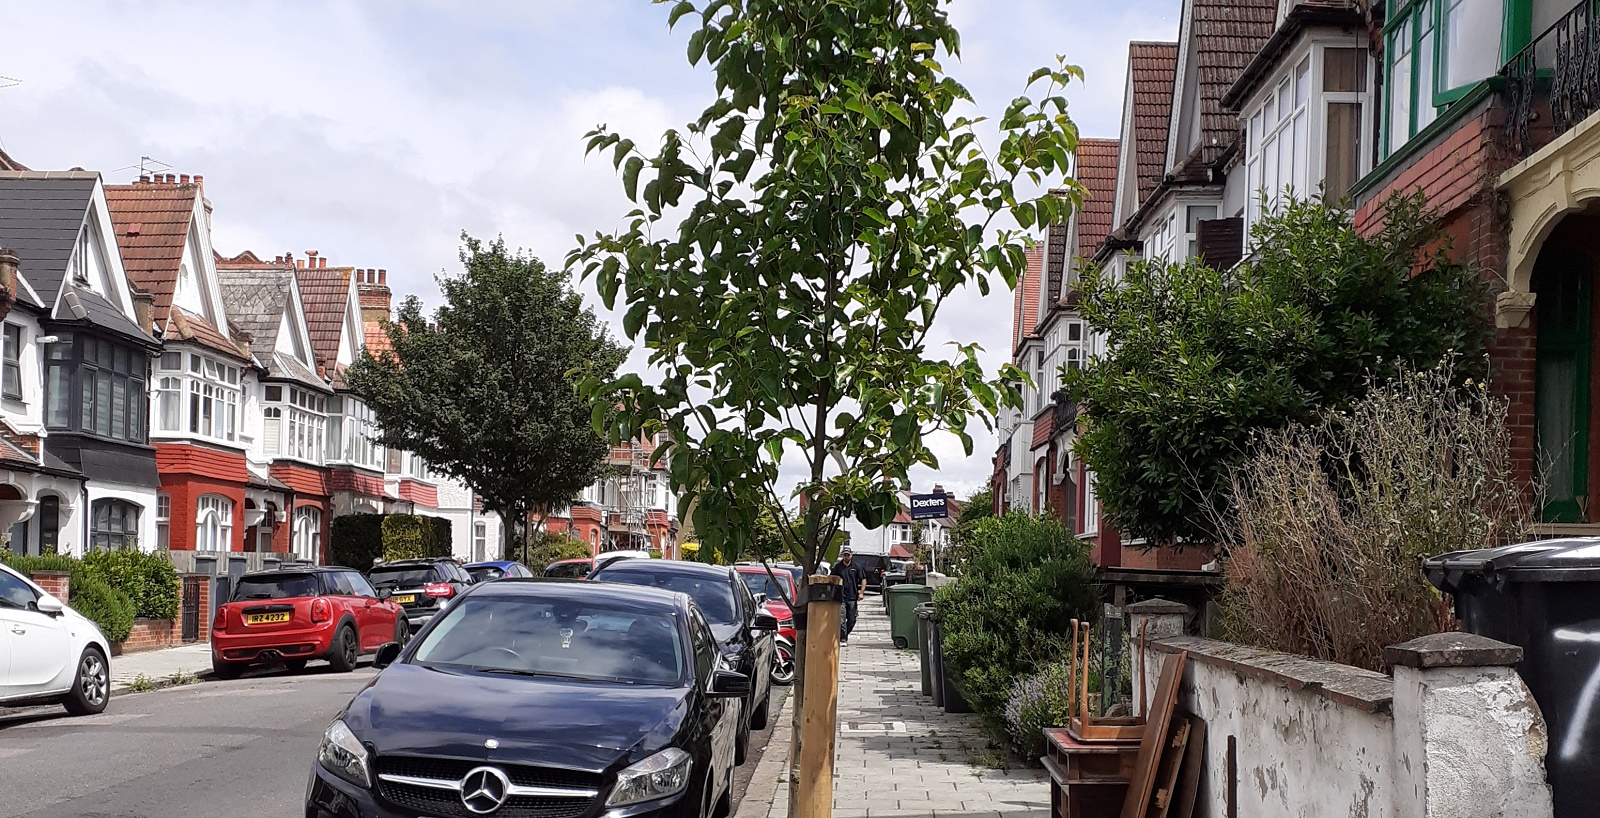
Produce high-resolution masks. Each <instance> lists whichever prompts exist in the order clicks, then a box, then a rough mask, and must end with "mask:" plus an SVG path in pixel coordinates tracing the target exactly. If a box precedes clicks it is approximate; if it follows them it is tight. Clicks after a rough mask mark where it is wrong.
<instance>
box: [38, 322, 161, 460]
mask: <svg viewBox="0 0 1600 818" xmlns="http://www.w3.org/2000/svg"><path fill="white" fill-rule="evenodd" d="M148 369H149V365H148V362H147V360H146V357H145V353H144V350H142V349H139V348H137V347H133V346H131V345H123V344H120V343H115V342H112V341H109V340H106V339H103V338H98V337H95V336H91V335H78V336H69V335H62V336H61V337H60V338H58V339H57V340H56V342H55V343H52V344H50V345H49V346H48V347H47V348H46V352H45V425H47V426H49V427H50V428H52V429H60V430H63V431H73V432H87V433H89V434H94V435H99V436H101V437H107V438H112V439H114V440H121V441H126V442H129V443H143V442H144V441H145V414H146V410H147V406H148V404H147V401H148V400H149V397H148V394H147V392H146V388H145V387H146V376H147V373H148Z"/></svg>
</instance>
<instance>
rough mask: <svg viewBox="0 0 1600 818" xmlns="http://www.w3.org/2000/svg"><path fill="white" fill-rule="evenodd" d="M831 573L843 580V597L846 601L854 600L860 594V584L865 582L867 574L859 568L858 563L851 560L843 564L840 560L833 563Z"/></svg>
mask: <svg viewBox="0 0 1600 818" xmlns="http://www.w3.org/2000/svg"><path fill="white" fill-rule="evenodd" d="M833 574H834V576H837V577H838V578H839V579H842V580H844V599H845V601H846V602H854V601H856V597H859V596H861V586H863V585H865V584H866V582H867V575H866V573H865V572H864V571H862V570H861V566H860V565H857V564H856V563H855V562H854V561H851V563H850V564H849V565H845V564H844V563H842V562H840V563H834V566H833Z"/></svg>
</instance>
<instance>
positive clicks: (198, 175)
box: [194, 173, 206, 185]
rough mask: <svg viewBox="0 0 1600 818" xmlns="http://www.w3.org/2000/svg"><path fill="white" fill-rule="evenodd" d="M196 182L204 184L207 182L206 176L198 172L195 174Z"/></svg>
mask: <svg viewBox="0 0 1600 818" xmlns="http://www.w3.org/2000/svg"><path fill="white" fill-rule="evenodd" d="M194 183H195V184H197V185H204V184H205V183H206V177H204V176H201V175H200V174H198V173H196V174H195V175H194Z"/></svg>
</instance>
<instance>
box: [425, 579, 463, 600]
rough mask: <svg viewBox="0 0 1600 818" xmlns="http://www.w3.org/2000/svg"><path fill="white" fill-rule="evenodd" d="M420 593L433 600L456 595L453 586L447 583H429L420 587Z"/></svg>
mask: <svg viewBox="0 0 1600 818" xmlns="http://www.w3.org/2000/svg"><path fill="white" fill-rule="evenodd" d="M422 592H423V593H425V594H427V595H428V596H431V597H434V598H443V599H449V598H450V597H453V596H455V595H456V589H455V586H453V585H451V584H450V583H448V582H431V583H428V584H427V585H424V586H422Z"/></svg>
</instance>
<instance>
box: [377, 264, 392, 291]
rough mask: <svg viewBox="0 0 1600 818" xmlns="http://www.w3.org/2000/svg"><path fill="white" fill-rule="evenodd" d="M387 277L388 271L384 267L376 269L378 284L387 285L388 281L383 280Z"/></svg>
mask: <svg viewBox="0 0 1600 818" xmlns="http://www.w3.org/2000/svg"><path fill="white" fill-rule="evenodd" d="M388 277H389V271H388V270H384V269H381V268H380V269H379V270H378V283H379V284H382V285H383V286H385V287H387V286H389V284H388V282H387V281H385V279H387V278H388Z"/></svg>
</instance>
